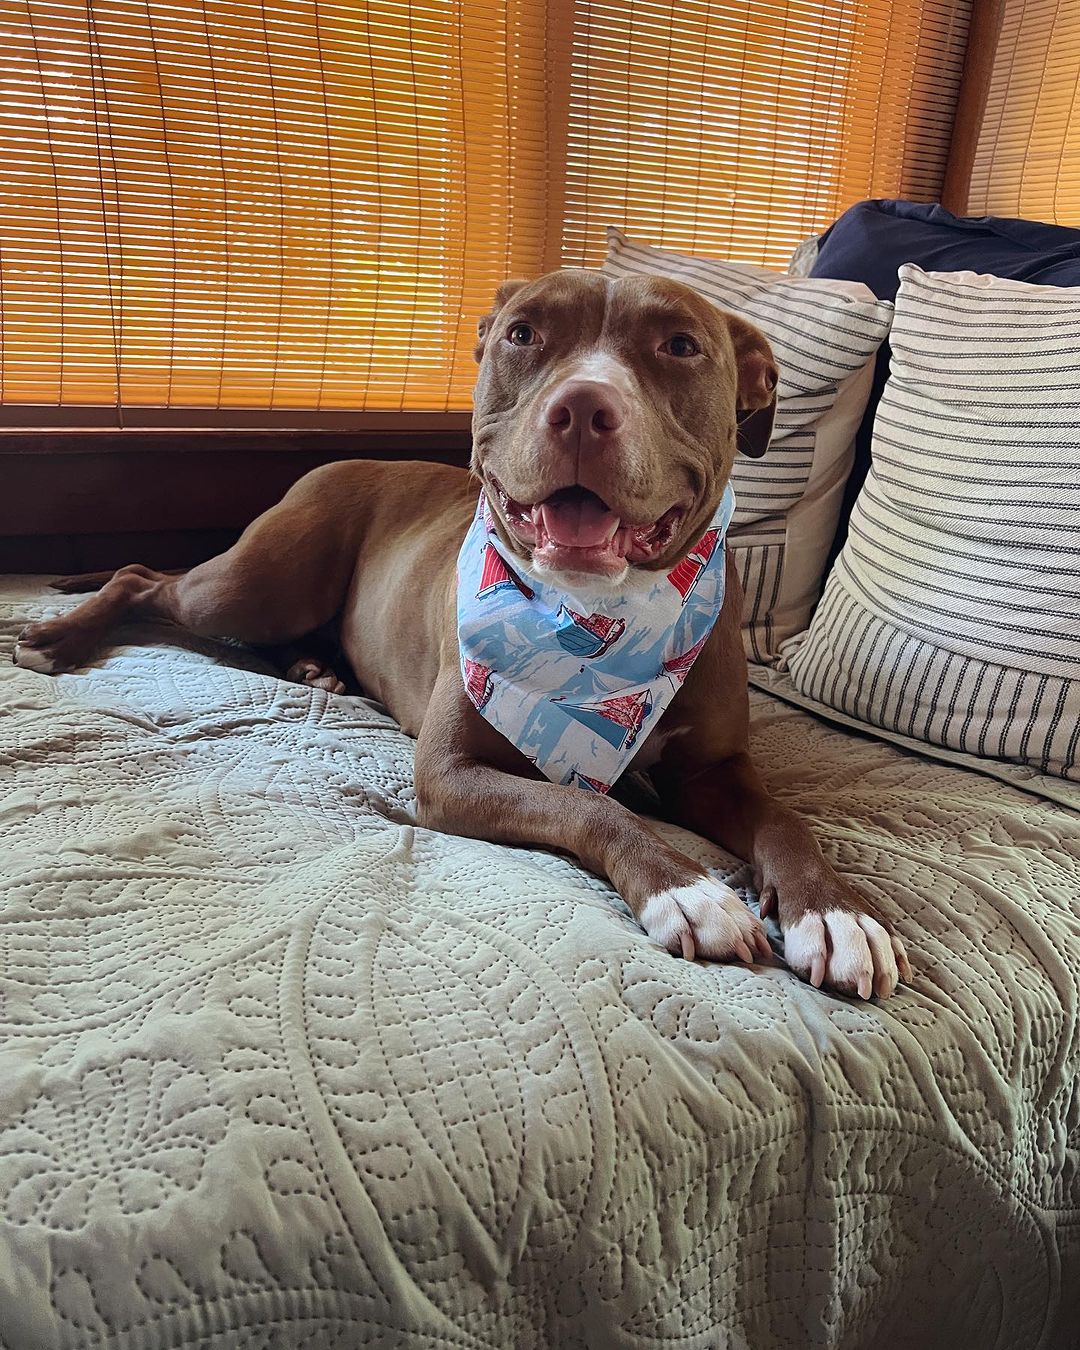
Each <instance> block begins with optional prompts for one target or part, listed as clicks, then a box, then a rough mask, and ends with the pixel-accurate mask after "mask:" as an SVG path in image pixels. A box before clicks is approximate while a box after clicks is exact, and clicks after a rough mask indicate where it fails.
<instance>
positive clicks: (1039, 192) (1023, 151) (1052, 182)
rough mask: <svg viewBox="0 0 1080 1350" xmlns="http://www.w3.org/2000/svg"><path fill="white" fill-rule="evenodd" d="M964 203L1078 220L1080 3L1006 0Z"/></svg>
mask: <svg viewBox="0 0 1080 1350" xmlns="http://www.w3.org/2000/svg"><path fill="white" fill-rule="evenodd" d="M967 209H968V210H969V211H970V212H971V213H972V214H973V215H991V214H992V215H1000V216H1026V217H1028V218H1029V219H1034V220H1045V221H1049V222H1050V223H1051V224H1057V225H1080V6H1078V5H1077V4H1076V3H1075V0H1004V3H1003V7H1002V11H1001V28H1000V32H999V36H998V41H997V46H996V49H995V51H994V56H993V66H992V68H991V73H990V84H989V90H988V93H987V99H986V107H985V110H984V112H983V118H982V125H981V127H980V130H979V137H978V142H977V144H976V148H975V155H974V162H973V164H972V170H971V184H970V188H969V191H968V203H967Z"/></svg>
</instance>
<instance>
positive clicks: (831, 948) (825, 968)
mask: <svg viewBox="0 0 1080 1350" xmlns="http://www.w3.org/2000/svg"><path fill="white" fill-rule="evenodd" d="M781 924H782V926H783V931H784V959H785V960H786V961H787V963H788V965H789V966H790V967H791V969H792V970H793V971H794V972H795V973H796V975H799V976H801V977H802V979H804V980H809V982H810V983H811V984H812V985H813V986H814V988H815V989H820V988H822V987H824V988H826V989H834V990H836V992H837V993H840V994H858V996H859V997H860V998H869V997H870V995H871V994H876V995H877V996H878V998H888V997H889V995H890V994H891V993H892V992H893V991H894V990H895V988H896V986H897V984H898V983H899V982H900V981H901V980H904V981H905V982H908V983H910V981H911V979H912V970H911V965H910V963H909V961H908V958H907V952H906V951H905V950H904V944H903V942H901V940H900V938H899V937H898V936H897V935H896V934H895V933H890V932H889V930H888V929H887V928H886V927H885V925H884V924H883V923H880V922H879V921H878V920H877V919H875V918H874V917H873V915H871V914H866V913H863V912H861V911H857V910H851V909H825V910H811V911H809V912H807V913H805V914H803V915H802V917H801V918H799V919H797V920H796V921H795V922H794V923H788V924H787V925H783V920H782V919H781Z"/></svg>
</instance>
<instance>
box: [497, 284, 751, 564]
mask: <svg viewBox="0 0 1080 1350" xmlns="http://www.w3.org/2000/svg"><path fill="white" fill-rule="evenodd" d="M476 357H477V360H478V361H479V362H480V374H479V378H478V380H477V383H476V397H475V411H474V413H473V470H474V472H475V473H476V474H477V476H478V477H479V478H480V479H481V480H482V482H483V483H484V486H485V488H486V489H487V493H488V498H489V500H490V502H491V505H492V509H493V511H494V514H495V517H496V522H497V528H498V530H499V534H500V536H501V537H502V538H503V540H504V542H505V543H506V544H507V545H508V546H509V547H510V548H511V549H512V550H513V551H514V552H515V553H516V554H517V555H518V556H519V557H522V558H524V559H526V560H528V561H530V562H531V563H532V565H533V566H534V567H535V568H536V569H537V570H539V571H541V572H558V573H564V574H565V573H570V574H573V573H578V574H581V573H584V574H588V575H589V576H590V577H591V578H593V579H594V580H595V579H600V578H606V579H607V582H608V583H609V584H618V583H619V582H620V581H621V580H622V579H623V578H624V577H625V576H626V573H627V571H628V569H629V568H630V567H639V568H646V569H659V568H666V567H670V566H672V565H673V564H674V563H675V562H676V561H677V560H678V559H679V558H681V557H683V556H684V555H685V554H686V553H687V552H688V550H689V549H690V548H691V547H692V546H693V545H694V544H695V543H696V542H697V540H698V539H699V538H700V537H701V534H702V532H703V531H704V530H705V528H706V527H707V525H708V522H709V520H710V519H711V518H712V516H713V514H714V512H715V511H716V508H717V506H718V504H719V502H720V497H721V495H722V493H723V491H724V487H725V485H726V484H727V480H728V476H729V475H730V473H731V466H732V463H733V461H734V458H735V454H736V451H737V450H742V451H743V452H744V453H746V454H750V455H755V456H756V455H760V454H763V453H764V450H765V446H766V444H767V443H768V439H769V433H770V431H771V429H772V420H773V412H774V409H775V406H776V381H777V372H776V366H775V364H774V362H773V357H772V352H771V351H770V350H769V345H768V343H767V342H766V340H765V338H764V336H763V335H762V334H761V333H760V332H759V331H758V330H757V329H756V328H754V327H753V325H752V324H749V323H747V322H746V321H745V320H743V319H740V318H738V317H736V316H735V315H733V314H726V313H724V312H722V311H721V310H718V309H715V308H714V307H713V306H712V305H710V304H709V303H708V301H706V300H703V299H702V298H701V297H700V296H699V295H697V294H696V293H695V292H694V291H692V290H691V289H690V288H689V287H688V286H683V285H682V284H681V283H679V282H676V281H669V280H667V279H665V278H661V277H621V278H618V279H616V280H612V279H609V278H608V277H605V276H602V275H601V274H600V273H598V272H587V271H562V272H552V273H550V274H549V275H548V276H544V277H540V278H539V279H538V280H537V281H508V282H506V283H505V284H504V285H503V286H501V287H500V288H499V291H498V293H497V294H496V296H495V303H494V305H493V307H492V312H491V313H490V314H488V315H487V316H486V317H485V318H484V319H482V320H481V321H480V340H479V342H478V343H477V347H476Z"/></svg>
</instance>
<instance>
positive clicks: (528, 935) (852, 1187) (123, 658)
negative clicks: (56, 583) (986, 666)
mask: <svg viewBox="0 0 1080 1350" xmlns="http://www.w3.org/2000/svg"><path fill="white" fill-rule="evenodd" d="M70 603H71V601H69V600H66V599H63V598H59V597H56V596H54V595H52V594H51V593H49V592H48V591H47V590H45V588H44V584H43V582H41V581H40V580H27V579H14V578H12V579H8V580H7V581H6V582H4V583H3V585H2V587H0V640H2V643H3V654H2V658H0V661H2V664H0V765H2V768H0V819H2V824H3V833H2V847H3V852H4V863H3V868H2V876H3V895H2V908H0V916H2V917H0V1019H2V1025H3V1034H2V1037H0V1056H2V1066H0V1346H3V1347H4V1350H52V1348H53V1347H65V1348H66V1347H95V1348H96V1347H125V1348H134V1347H139V1348H142V1347H181V1346H183V1347H214V1348H215V1350H230V1348H231V1347H241V1346H242V1347H252V1348H254V1347H258V1348H259V1350H264V1348H267V1350H268V1348H269V1347H286V1346H288V1347H292V1346H306V1347H316V1350H317V1348H318V1347H341V1348H342V1350H345V1348H348V1350H353V1347H360V1346H365V1345H371V1346H378V1347H398V1346H401V1347H462V1348H463V1350H464V1348H466V1347H468V1348H470V1350H471V1348H473V1347H475V1348H476V1350H480V1347H484V1348H485V1350H486V1348H487V1347H491V1348H492V1350H507V1348H508V1347H515V1348H517V1347H520V1348H521V1350H528V1348H529V1347H558V1350H572V1348H573V1347H583V1348H584V1347H588V1348H589V1350H600V1348H603V1347H645V1346H649V1347H655V1346H661V1345H662V1346H679V1347H683V1348H684V1350H698V1348H699V1347H700V1348H701V1350H704V1347H710V1348H720V1350H773V1348H774V1347H778V1348H779V1347H784V1348H786V1347H799V1348H800V1350H801V1348H802V1347H826V1346H828V1347H844V1348H845V1350H876V1347H886V1346H887V1347H889V1348H890V1350H897V1348H898V1347H909V1346H910V1347H913V1348H914V1347H918V1350H936V1348H937V1347H943V1348H944V1350H992V1348H994V1347H997V1348H998V1350H1006V1348H1008V1350H1028V1348H1029V1347H1030V1348H1031V1350H1034V1348H1035V1347H1041V1348H1044V1350H1046V1348H1049V1350H1075V1347H1076V1346H1077V1344H1078V1339H1077V1337H1078V1331H1077V1328H1078V1327H1080V1173H1078V1164H1080V1027H1078V1015H1077V1003H1078V996H1080V815H1078V813H1077V806H1078V805H1080V791H1077V789H1076V788H1072V787H1069V786H1068V785H1067V784H1064V783H1062V782H1060V781H1056V780H1050V779H1045V778H1041V777H1040V776H1039V775H1037V774H1034V773H1032V772H1031V771H1030V770H1022V769H1016V770H1012V769H1009V768H1005V767H1002V766H997V768H996V770H995V774H994V775H991V774H988V773H986V772H982V771H980V770H979V769H978V768H976V767H973V766H972V764H971V762H970V761H967V760H964V759H963V757H962V756H959V755H948V756H946V755H944V754H943V755H942V756H939V757H935V758H928V757H927V756H926V755H925V754H921V753H915V752H914V751H913V750H912V749H911V748H910V747H905V746H902V745H893V744H889V743H887V742H885V741H883V740H880V739H875V738H871V737H868V736H865V735H860V734H858V733H856V732H854V731H852V730H849V729H847V728H845V727H843V726H840V725H838V724H837V723H836V721H835V720H834V721H832V722H827V721H825V720H823V719H822V718H821V717H819V716H816V715H815V714H814V713H812V712H810V711H807V710H806V709H805V708H800V707H797V706H795V705H794V704H793V702H792V696H791V693H790V690H789V689H787V688H786V687H785V681H784V677H783V676H781V675H778V674H776V673H769V674H764V673H763V674H760V675H759V676H757V684H758V686H759V687H756V688H755V689H754V690H753V691H752V712H753V750H754V753H755V756H756V758H757V760H758V762H759V764H760V765H761V767H762V769H763V770H764V771H765V773H766V775H767V777H768V779H769V781H770V783H771V785H772V787H773V789H774V790H775V791H776V792H777V793H778V794H779V795H780V796H781V797H782V798H783V799H784V800H785V801H786V802H788V803H789V804H791V805H792V806H794V807H796V808H798V809H799V810H800V811H802V812H804V813H805V814H806V815H807V816H808V817H809V818H810V819H811V820H812V821H813V822H814V824H815V826H816V828H817V829H818V831H819V833H820V836H821V838H822V840H823V841H824V843H825V846H826V849H827V851H828V853H829V854H830V856H831V857H832V858H833V860H834V861H835V862H836V863H837V865H838V866H839V867H840V868H841V869H842V870H843V871H844V872H845V873H847V874H848V875H849V876H851V877H852V878H854V879H855V880H856V882H857V883H858V884H859V885H860V886H861V887H865V888H866V889H867V891H868V892H870V893H871V894H873V895H874V896H875V897H876V898H877V899H879V901H880V902H881V904H882V905H883V907H884V908H885V910H886V911H887V912H888V914H889V915H890V916H892V917H893V918H894V919H895V920H896V922H897V923H898V925H899V927H900V930H901V932H902V934H903V936H904V938H905V940H906V942H907V945H908V949H909V951H910V952H911V953H912V956H913V959H914V963H915V966H916V969H917V979H916V981H915V985H914V987H913V988H910V989H903V990H902V991H901V992H900V993H899V994H898V995H897V996H896V997H895V998H893V999H892V1000H890V1001H889V1002H887V1003H885V1004H877V1003H870V1004H862V1003H859V1002H857V1001H853V1000H849V999H844V998H840V997H832V996H828V995H825V994H822V993H818V992H815V991H813V990H811V989H809V988H807V987H806V986H804V985H802V984H800V983H799V982H798V981H797V980H796V979H794V977H793V976H792V975H791V974H790V973H789V972H788V971H787V970H786V969H785V967H784V965H783V963H782V961H781V960H779V959H777V960H775V962H774V963H773V964H772V965H771V966H768V967H765V966H759V967H757V968H755V969H753V970H747V969H742V968H738V967H733V966H718V965H710V964H706V963H687V962H685V961H681V960H676V959H674V958H673V957H671V956H669V955H668V954H667V953H666V952H663V951H661V950H660V949H658V948H657V947H655V946H653V945H652V944H651V943H650V941H649V939H648V938H647V937H646V936H645V934H644V933H643V932H642V931H641V929H640V928H639V927H638V926H637V924H636V923H635V922H634V921H633V920H632V918H631V917H630V916H629V914H628V913H627V912H626V910H625V909H624V908H623V906H622V905H621V903H620V902H619V901H618V899H617V898H616V897H615V896H614V895H613V893H612V892H611V890H610V889H609V888H608V887H607V885H606V884H604V883H603V882H601V881H599V880H598V879H597V878H595V877H592V876H590V875H588V874H586V873H585V872H583V871H582V870H581V869H580V868H578V867H577V866H575V865H573V864H572V863H570V862H569V861H567V860H566V859H563V858H560V857H557V856H555V855H552V854H548V853H542V852H533V851H528V850H521V849H508V848H502V847H497V846H494V845H489V844H486V843H483V842H476V841H472V840H465V839H459V838H453V837H448V836H444V835H440V834H435V833H431V832H429V831H425V830H422V829H419V828H417V827H416V826H415V825H414V824H413V819H412V808H413V798H412V789H411V779H410V764H411V753H412V745H411V742H410V741H409V740H408V739H407V738H406V737H404V736H403V735H402V734H401V733H400V732H399V731H398V730H397V729H396V728H395V726H394V724H393V723H392V721H391V720H390V719H389V718H388V717H387V716H386V715H385V714H384V713H383V712H381V711H380V710H379V709H378V708H377V707H375V706H373V705H372V704H370V703H368V702H366V701H364V700H362V699H359V698H351V697H339V696H332V695H328V694H326V693H324V692H322V691H319V690H309V689H306V688H301V687H298V686H296V685H290V684H286V683H285V682H283V681H282V680H280V679H278V678H277V677H276V676H275V675H274V674H273V672H272V670H271V669H270V668H269V667H267V666H266V665H265V664H263V663H262V662H261V661H260V660H259V659H258V658H257V657H256V656H254V655H253V654H251V653H249V652H245V651H243V650H242V649H240V648H236V647H229V646H226V645H224V644H214V643H207V642H200V641H196V640H191V639H188V638H186V637H185V636H184V635H182V634H180V633H179V632H177V631H175V630H170V629H167V628H160V627H159V628H156V629H150V628H143V629H137V630H136V629H128V630H124V632H123V633H121V634H120V635H119V636H118V639H117V643H116V644H115V645H112V646H110V647H109V648H107V649H106V650H105V651H103V652H102V654H101V657H100V659H99V660H98V661H97V662H96V663H95V665H94V666H93V667H92V668H91V669H88V670H86V671H85V672H82V673H79V674H76V675H70V676H62V677H59V678H56V679H50V678H47V677H45V676H42V675H39V674H35V673H33V672H29V671H24V670H21V669H18V668H16V667H14V666H10V665H9V664H8V663H7V662H8V656H9V655H10V650H11V646H12V643H13V640H14V636H15V633H16V632H17V630H18V629H19V628H20V627H21V626H22V625H23V624H24V623H25V622H26V621H27V620H28V619H30V618H32V617H38V616H40V615H42V614H45V613H52V612H58V611H59V610H60V609H62V608H64V607H65V606H66V605H68V604H70ZM948 761H952V762H948ZM631 790H632V791H636V790H637V789H635V788H634V787H633V785H631ZM645 804H646V805H647V803H645ZM663 828H664V829H666V830H668V831H669V833H670V834H671V836H673V837H674V836H675V835H676V834H679V833H681V832H678V831H675V830H674V829H670V827H663ZM680 842H681V844H682V846H683V847H685V848H687V849H688V850H689V851H690V852H692V853H694V855H695V856H698V857H700V858H702V859H707V860H708V862H709V863H710V865H712V866H714V867H715V868H716V869H717V870H718V872H719V873H720V874H722V875H723V876H724V877H725V878H728V879H729V880H730V881H731V882H732V884H734V885H736V886H745V885H746V884H747V881H748V878H747V877H746V875H745V872H744V870H740V869H739V867H738V866H737V865H736V864H735V863H734V862H733V861H732V860H731V859H729V858H726V857H725V856H723V855H722V854H720V853H718V852H717V851H716V850H715V849H713V848H712V847H711V846H709V845H706V844H705V843H703V842H702V841H700V840H696V839H694V838H693V837H691V836H686V835H683V836H682V837H681V841H680ZM773 937H774V940H775V944H776V946H777V947H778V948H779V941H778V938H779V935H778V933H777V932H776V930H775V929H774V930H773Z"/></svg>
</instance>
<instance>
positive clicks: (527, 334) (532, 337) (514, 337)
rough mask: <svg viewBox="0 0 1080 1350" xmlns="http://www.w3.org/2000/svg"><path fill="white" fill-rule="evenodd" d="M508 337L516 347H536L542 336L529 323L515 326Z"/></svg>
mask: <svg viewBox="0 0 1080 1350" xmlns="http://www.w3.org/2000/svg"><path fill="white" fill-rule="evenodd" d="M506 337H507V340H508V341H509V342H511V343H512V344H513V345H514V346H515V347H535V346H536V344H537V343H538V342H539V341H540V334H539V333H538V332H537V331H536V329H535V328H531V327H530V326H529V325H528V324H527V323H516V324H514V326H513V327H512V328H511V329H510V331H509V333H507V335H506Z"/></svg>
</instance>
